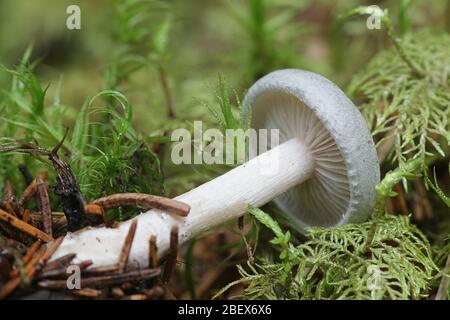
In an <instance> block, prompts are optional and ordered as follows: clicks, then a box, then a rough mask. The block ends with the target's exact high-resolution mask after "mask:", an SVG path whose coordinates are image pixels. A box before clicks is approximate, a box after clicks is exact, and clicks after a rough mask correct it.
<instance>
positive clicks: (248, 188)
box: [52, 139, 315, 267]
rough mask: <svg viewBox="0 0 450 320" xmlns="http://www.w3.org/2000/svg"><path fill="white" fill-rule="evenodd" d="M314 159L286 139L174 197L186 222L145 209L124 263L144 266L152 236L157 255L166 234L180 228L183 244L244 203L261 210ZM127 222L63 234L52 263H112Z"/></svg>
mask: <svg viewBox="0 0 450 320" xmlns="http://www.w3.org/2000/svg"><path fill="white" fill-rule="evenodd" d="M314 165H315V164H314V158H313V156H312V154H311V152H310V151H309V150H308V147H307V146H306V145H305V144H304V143H302V142H301V141H300V140H299V139H291V140H289V141H287V142H285V143H283V144H281V145H279V146H277V147H275V148H273V149H271V150H269V151H267V152H265V153H263V154H261V155H259V156H257V157H255V158H253V159H252V160H250V161H249V162H246V163H244V164H242V165H240V166H239V167H236V168H234V169H233V170H231V171H229V172H227V173H225V174H224V175H222V176H219V177H218V178H216V179H214V180H212V181H209V182H207V183H205V184H203V185H201V186H199V187H197V188H195V189H193V190H191V191H189V192H187V193H184V194H182V195H180V196H178V197H177V198H176V199H177V200H179V201H182V202H185V203H187V204H189V205H190V206H191V211H190V213H189V215H188V216H187V217H185V218H183V217H175V216H171V215H168V214H166V213H164V212H162V211H159V210H150V211H148V212H146V213H143V214H140V215H138V216H137V217H135V218H134V219H137V220H138V226H137V230H136V234H135V237H134V241H133V245H132V248H131V253H130V257H129V263H130V264H133V265H136V264H138V265H140V266H146V265H147V264H148V249H149V238H150V236H151V235H155V236H156V239H157V247H158V255H159V256H162V255H164V254H165V253H166V252H167V250H168V248H169V241H170V230H171V228H172V226H174V225H178V226H179V242H180V244H181V243H184V242H186V241H187V240H189V239H191V238H192V237H195V236H199V235H201V234H202V233H204V232H205V231H207V230H210V229H211V228H213V227H216V226H218V225H220V224H222V223H224V222H226V221H228V220H230V219H234V218H238V217H239V216H241V215H243V214H244V213H245V212H246V210H247V207H248V205H253V206H256V207H259V206H262V205H264V204H265V203H267V202H269V201H270V200H272V199H273V198H275V197H276V196H278V195H280V194H282V193H283V192H285V191H287V190H288V189H290V188H292V187H294V186H296V185H298V184H300V183H302V182H303V181H305V180H307V179H308V178H309V177H310V176H311V175H312V173H313V171H314ZM130 223H131V222H130V221H127V222H124V223H121V224H120V226H119V227H118V228H104V227H102V228H91V229H87V230H81V231H79V232H76V233H73V234H68V235H67V236H66V237H65V239H64V241H63V243H62V244H61V246H60V247H59V249H58V250H57V252H56V253H55V254H54V255H53V257H52V259H56V258H58V257H61V256H63V255H65V254H68V253H76V254H77V256H76V260H77V261H82V260H88V259H90V260H92V261H93V266H95V267H101V266H107V265H113V264H115V263H116V262H117V260H118V257H119V254H120V251H121V248H122V245H123V243H124V240H125V237H126V234H127V232H128V229H129V227H130Z"/></svg>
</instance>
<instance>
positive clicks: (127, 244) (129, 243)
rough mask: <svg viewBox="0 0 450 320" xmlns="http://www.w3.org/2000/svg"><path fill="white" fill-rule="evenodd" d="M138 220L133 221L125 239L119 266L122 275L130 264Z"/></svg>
mask: <svg viewBox="0 0 450 320" xmlns="http://www.w3.org/2000/svg"><path fill="white" fill-rule="evenodd" d="M136 227H137V220H133V222H132V223H131V225H130V229H129V230H128V233H127V236H126V237H125V242H124V244H123V247H122V250H121V251H120V256H119V261H118V263H117V265H118V270H117V271H118V272H120V273H122V272H124V271H125V267H126V265H127V262H128V257H129V256H130V251H131V246H132V245H133V239H134V235H135V233H136Z"/></svg>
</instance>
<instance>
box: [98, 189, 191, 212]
mask: <svg viewBox="0 0 450 320" xmlns="http://www.w3.org/2000/svg"><path fill="white" fill-rule="evenodd" d="M92 203H93V204H96V205H99V206H101V207H102V208H104V209H109V208H114V207H120V206H136V207H140V208H143V209H147V210H149V209H159V210H164V211H166V212H168V213H171V214H175V215H178V216H182V217H186V216H187V215H188V214H189V211H190V210H191V207H190V206H189V205H187V204H185V203H183V202H180V201H177V200H173V199H169V198H164V197H159V196H154V195H150V194H144V193H118V194H113V195H110V196H106V197H103V198H100V199H97V200H95V201H93V202H92Z"/></svg>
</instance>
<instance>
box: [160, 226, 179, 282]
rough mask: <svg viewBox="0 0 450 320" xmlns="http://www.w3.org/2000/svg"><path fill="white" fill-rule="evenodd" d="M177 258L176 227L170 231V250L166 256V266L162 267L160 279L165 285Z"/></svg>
mask: <svg viewBox="0 0 450 320" xmlns="http://www.w3.org/2000/svg"><path fill="white" fill-rule="evenodd" d="M177 256H178V226H174V227H172V230H171V231H170V248H169V253H168V255H167V260H166V265H165V267H164V274H163V277H162V281H163V282H164V283H167V282H168V281H169V280H170V277H171V276H172V273H173V270H174V269H175V265H176V263H177Z"/></svg>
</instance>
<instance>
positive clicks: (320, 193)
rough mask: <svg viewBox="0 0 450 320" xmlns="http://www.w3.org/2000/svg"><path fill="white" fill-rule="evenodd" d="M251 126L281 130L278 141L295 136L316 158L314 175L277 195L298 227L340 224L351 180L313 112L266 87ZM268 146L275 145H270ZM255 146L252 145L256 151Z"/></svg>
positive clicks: (258, 101) (253, 107)
mask: <svg viewBox="0 0 450 320" xmlns="http://www.w3.org/2000/svg"><path fill="white" fill-rule="evenodd" d="M252 109H253V110H256V109H257V110H258V112H255V113H253V115H252V116H253V117H252V127H253V128H255V129H268V132H270V129H278V130H279V133H280V137H279V143H280V144H281V143H283V142H285V141H287V140H290V139H292V138H294V137H297V138H299V139H300V140H301V141H302V142H303V143H305V145H306V146H307V147H308V148H309V150H310V152H311V154H312V155H313V157H314V159H315V170H314V173H313V174H312V176H311V177H310V178H309V179H308V180H306V181H304V182H303V183H301V184H299V185H297V186H296V187H294V188H292V189H290V190H288V191H287V192H285V193H283V194H282V195H280V196H278V197H277V198H275V202H276V203H277V205H278V206H279V207H280V208H281V209H283V210H284V211H286V212H287V213H288V214H289V215H290V217H291V219H292V220H293V221H294V222H295V224H296V225H297V226H299V227H300V228H301V229H304V228H306V227H309V226H324V227H326V226H334V225H337V224H338V223H339V222H340V221H341V220H342V218H343V217H344V215H345V213H346V212H347V208H348V205H349V201H350V189H349V181H348V177H347V167H346V164H345V160H344V158H343V157H342V155H341V152H340V150H339V148H338V145H337V144H336V142H335V140H334V139H333V137H332V136H331V134H330V133H329V131H328V130H327V129H326V128H325V126H324V124H323V123H322V121H321V120H320V119H319V118H318V117H317V116H316V115H315V114H314V112H313V111H312V110H311V109H310V108H309V107H308V106H306V104H305V103H303V102H302V101H300V100H299V99H298V98H297V97H295V96H294V95H291V94H289V93H286V92H283V91H277V90H267V91H265V92H263V93H261V94H260V95H258V96H257V97H256V98H255V100H254V101H253V105H252ZM268 141H269V146H268V149H270V148H271V147H273V146H272V145H270V140H269V139H268ZM255 147H256V146H254V145H251V146H250V148H251V149H252V150H255Z"/></svg>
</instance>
